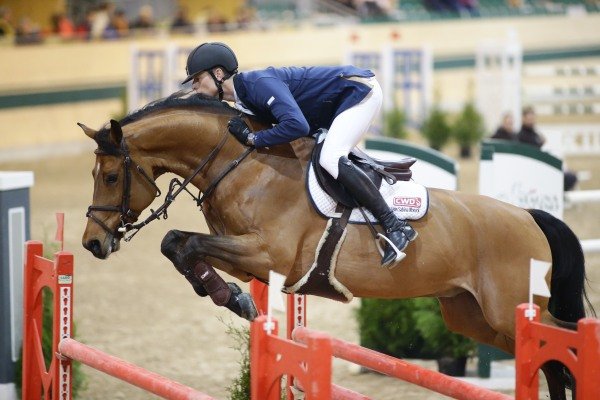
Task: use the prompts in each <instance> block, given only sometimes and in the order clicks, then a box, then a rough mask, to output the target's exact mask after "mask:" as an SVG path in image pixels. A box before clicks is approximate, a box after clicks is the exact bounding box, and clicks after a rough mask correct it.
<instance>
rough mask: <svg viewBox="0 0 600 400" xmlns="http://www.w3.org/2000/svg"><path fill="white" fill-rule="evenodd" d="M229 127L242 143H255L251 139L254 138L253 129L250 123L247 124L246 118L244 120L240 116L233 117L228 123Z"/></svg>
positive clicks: (249, 144)
mask: <svg viewBox="0 0 600 400" xmlns="http://www.w3.org/2000/svg"><path fill="white" fill-rule="evenodd" d="M227 127H228V128H229V132H231V133H232V134H233V136H235V138H236V139H237V140H239V141H240V143H241V144H243V145H246V146H253V145H254V143H253V140H249V139H252V138H253V137H254V135H253V134H252V131H251V130H250V128H249V127H248V125H246V123H245V122H244V120H242V119H241V118H240V117H233V118H231V119H230V120H229V123H228V124H227Z"/></svg>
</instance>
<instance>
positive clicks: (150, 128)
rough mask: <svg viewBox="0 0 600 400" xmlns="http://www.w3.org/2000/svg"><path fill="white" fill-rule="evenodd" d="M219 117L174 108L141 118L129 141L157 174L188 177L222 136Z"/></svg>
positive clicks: (224, 150) (224, 149)
mask: <svg viewBox="0 0 600 400" xmlns="http://www.w3.org/2000/svg"><path fill="white" fill-rule="evenodd" d="M199 118H200V119H201V120H199ZM221 119H222V118H221ZM218 120H219V115H211V114H201V113H198V115H196V114H195V113H193V112H190V111H173V112H170V113H168V114H162V115H158V116H154V117H150V118H147V119H146V120H143V121H139V122H138V123H137V125H136V127H135V130H134V133H133V134H132V135H131V136H130V141H131V142H132V143H134V144H135V147H136V148H137V149H138V150H139V152H140V154H143V156H144V158H145V159H147V160H149V164H151V166H152V168H153V170H155V171H156V172H157V175H160V174H162V173H165V172H170V173H174V174H176V175H179V176H181V177H183V178H187V177H188V176H190V175H191V174H192V173H193V171H194V170H195V169H196V168H197V167H198V165H200V163H201V162H202V160H203V159H205V158H206V157H207V156H208V154H209V153H210V152H211V151H212V149H214V148H215V147H216V146H217V144H218V143H219V141H220V140H221V139H222V138H223V135H224V134H225V132H224V131H223V129H220V128H219V127H220V123H219V121H218ZM226 147H227V146H224V148H223V152H224V153H227V150H226Z"/></svg>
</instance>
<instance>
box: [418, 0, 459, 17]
mask: <svg viewBox="0 0 600 400" xmlns="http://www.w3.org/2000/svg"><path fill="white" fill-rule="evenodd" d="M423 5H424V6H425V8H427V9H428V10H429V11H432V12H439V13H447V12H451V13H455V14H458V13H460V9H461V5H460V3H459V0H423Z"/></svg>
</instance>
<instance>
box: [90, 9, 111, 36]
mask: <svg viewBox="0 0 600 400" xmlns="http://www.w3.org/2000/svg"><path fill="white" fill-rule="evenodd" d="M111 15H112V5H111V4H109V3H102V4H100V5H99V6H98V7H97V8H96V9H95V10H94V12H93V14H92V18H91V27H90V37H91V38H92V39H102V38H104V37H105V32H106V30H107V29H108V27H109V25H110V18H111Z"/></svg>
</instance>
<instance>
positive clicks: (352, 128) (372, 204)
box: [319, 79, 417, 266]
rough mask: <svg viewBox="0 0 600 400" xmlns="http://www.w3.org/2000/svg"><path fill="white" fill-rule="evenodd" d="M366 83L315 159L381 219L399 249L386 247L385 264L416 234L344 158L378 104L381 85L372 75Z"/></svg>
mask: <svg viewBox="0 0 600 400" xmlns="http://www.w3.org/2000/svg"><path fill="white" fill-rule="evenodd" d="M370 83H371V84H372V90H371V92H370V93H369V95H368V96H367V97H366V98H365V99H364V100H363V101H362V102H361V103H360V104H357V105H356V106H354V107H352V108H350V109H348V110H346V111H344V112H342V113H341V114H340V115H338V116H337V117H336V118H335V119H334V120H333V123H332V125H331V127H330V129H329V133H328V134H327V137H326V138H325V142H324V143H323V149H322V151H321V158H320V160H319V163H320V164H321V166H322V167H323V168H324V169H325V170H326V171H327V172H329V174H331V176H333V177H334V178H336V179H338V180H339V181H340V182H341V183H342V184H343V185H344V186H345V187H346V188H347V189H348V190H349V191H350V192H351V193H352V195H353V196H354V198H355V199H356V200H357V201H358V202H359V204H360V205H361V206H364V207H366V208H367V209H369V210H370V211H371V212H372V213H373V215H374V216H375V217H376V218H377V219H378V220H379V221H380V222H381V223H382V225H383V227H384V229H385V231H386V236H387V237H388V239H390V240H391V241H392V243H394V245H395V247H396V248H397V249H398V250H399V251H398V252H396V251H395V249H394V248H392V246H387V247H386V251H385V253H384V257H383V259H382V264H383V265H384V266H388V265H389V264H391V263H392V262H394V261H396V259H397V258H399V257H403V253H402V254H398V253H399V252H401V251H402V249H404V248H405V247H406V245H407V243H408V242H407V238H408V239H410V240H414V239H415V238H416V236H417V234H416V232H415V231H414V230H413V229H412V228H411V227H410V225H408V224H407V223H406V221H403V220H400V219H398V218H397V217H396V216H395V214H394V213H393V212H392V210H391V209H390V208H389V207H388V205H387V204H386V202H385V200H383V198H382V197H381V194H380V193H379V190H378V189H377V188H376V187H375V185H373V183H372V182H371V181H370V180H369V179H368V177H367V176H366V175H365V174H364V173H363V172H362V171H361V170H360V169H358V168H355V167H354V166H353V164H352V163H350V162H349V161H348V158H347V156H348V153H349V152H350V150H351V149H352V148H354V147H355V146H356V144H357V143H358V142H359V141H360V140H361V138H362V136H363V135H364V134H365V133H366V132H367V130H368V128H369V126H370V125H371V122H372V120H373V118H374V117H375V116H376V115H377V113H378V111H379V109H380V108H381V102H382V97H383V95H382V92H381V87H380V86H379V84H378V83H377V81H376V80H375V79H371V81H370ZM346 161H347V162H348V163H346Z"/></svg>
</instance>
